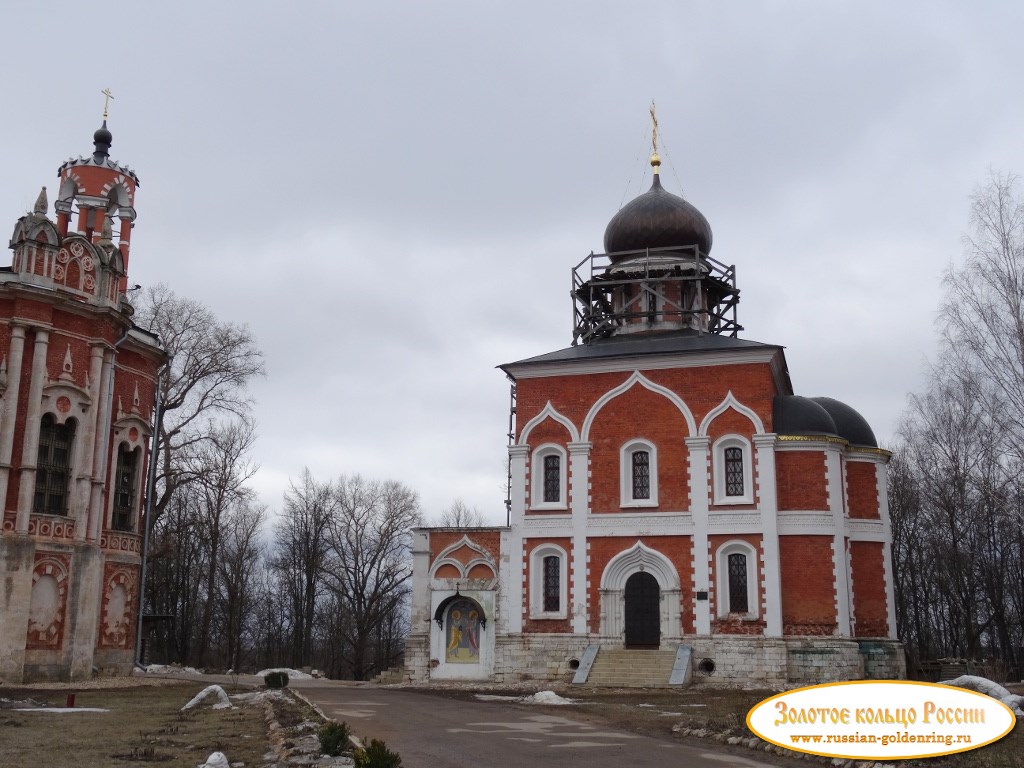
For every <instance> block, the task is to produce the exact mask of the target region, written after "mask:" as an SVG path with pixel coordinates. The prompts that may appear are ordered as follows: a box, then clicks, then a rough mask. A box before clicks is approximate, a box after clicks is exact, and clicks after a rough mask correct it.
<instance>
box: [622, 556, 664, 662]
mask: <svg viewBox="0 0 1024 768" xmlns="http://www.w3.org/2000/svg"><path fill="white" fill-rule="evenodd" d="M625 601H626V647H627V648H657V647H658V646H659V645H660V644H661V588H660V587H659V586H658V580H657V579H656V578H654V576H652V575H651V574H649V573H647V572H645V571H637V572H636V573H634V574H633V575H632V576H630V577H629V578H628V579H626V590H625Z"/></svg>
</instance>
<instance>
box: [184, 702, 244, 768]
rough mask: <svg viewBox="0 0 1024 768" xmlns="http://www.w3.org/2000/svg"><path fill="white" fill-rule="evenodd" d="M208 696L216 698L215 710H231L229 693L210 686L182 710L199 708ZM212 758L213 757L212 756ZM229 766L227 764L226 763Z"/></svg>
mask: <svg viewBox="0 0 1024 768" xmlns="http://www.w3.org/2000/svg"><path fill="white" fill-rule="evenodd" d="M207 696H216V697H217V703H216V704H214V705H213V708H214V709H231V708H232V707H231V699H229V698H228V695H227V693H225V692H224V689H223V688H221V687H220V686H219V685H208V686H206V687H205V688H203V690H201V691H200V692H199V693H197V694H196V695H195V696H193V697H192V701H190V702H189V703H188V704H186V705H185V706H184V707H182V710H186V709H192V707H195V706H197V705H198V704H199V703H200V702H201V701H203V699H205V698H206V697H207ZM211 757H212V755H211ZM225 765H227V763H225Z"/></svg>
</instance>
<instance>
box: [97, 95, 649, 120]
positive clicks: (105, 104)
mask: <svg viewBox="0 0 1024 768" xmlns="http://www.w3.org/2000/svg"><path fill="white" fill-rule="evenodd" d="M100 93H102V94H103V119H104V120H106V119H107V111H108V110H107V108H108V107H109V106H110V100H111V99H112V98H114V94H112V93H111V92H110V89H109V88H104V89H103V90H102V91H100ZM652 103H653V102H652ZM651 109H652V110H653V109H654V107H653V106H652V107H651ZM651 114H653V112H652V113H651Z"/></svg>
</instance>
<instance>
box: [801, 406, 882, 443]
mask: <svg viewBox="0 0 1024 768" xmlns="http://www.w3.org/2000/svg"><path fill="white" fill-rule="evenodd" d="M811 399H812V400H814V402H816V403H817V404H818V405H820V406H821V407H822V408H824V409H825V410H826V411H828V414H829V416H831V417H832V421H834V422H835V424H836V434H837V435H839V436H840V437H841V438H843V439H845V440H848V441H849V442H850V443H851V444H852V445H867V446H870V447H872V448H877V447H878V440H876V439H875V433H874V432H873V431H872V430H871V425H870V424H868V422H867V419H865V418H864V417H863V416H861V415H860V414H859V413H857V411H855V410H854V409H853V408H851V407H850V406H848V405H847V404H846V403H842V402H840V401H838V400H834V399H832V398H831V397H812V398H811Z"/></svg>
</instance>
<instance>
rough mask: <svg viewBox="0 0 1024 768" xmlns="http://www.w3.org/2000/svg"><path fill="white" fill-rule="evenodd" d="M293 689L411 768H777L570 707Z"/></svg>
mask: <svg viewBox="0 0 1024 768" xmlns="http://www.w3.org/2000/svg"><path fill="white" fill-rule="evenodd" d="M290 687H291V688H293V689H294V690H297V691H299V692H301V693H302V694H303V695H304V696H305V697H306V698H307V699H309V700H310V701H311V702H313V703H314V704H316V705H317V706H318V707H320V709H321V710H323V712H324V714H326V715H327V716H328V717H331V718H334V719H336V720H343V721H346V722H347V723H348V724H349V725H350V726H351V727H352V729H353V730H354V731H355V732H356V733H357V734H358V735H360V736H362V737H365V738H378V739H383V740H384V741H385V742H387V744H388V746H389V747H391V748H392V749H394V750H396V751H397V752H399V754H401V756H402V765H403V766H404V768H491V767H492V766H493V767H495V768H497V767H499V766H500V767H501V768H506V767H507V768H518V767H519V766H524V767H525V766H529V767H530V768H537V767H538V766H548V765H551V766H558V768H577V766H579V767H580V768H584V767H585V768H623V767H624V766H630V768H632V767H634V766H635V767H636V768H674V767H675V766H685V768H776V767H775V766H769V764H767V763H764V762H760V761H758V760H757V759H756V757H755V756H753V753H751V757H745V756H741V755H735V754H731V753H728V752H725V751H713V750H711V749H701V748H694V747H689V746H686V745H683V744H680V743H678V742H675V741H673V740H670V739H656V738H650V737H646V736H638V735H636V734H632V733H626V732H624V731H618V730H610V729H607V728H604V727H601V726H597V725H593V724H590V723H584V722H581V721H577V720H573V719H572V718H571V713H569V712H567V711H566V710H568V709H569V708H568V707H565V708H559V707H538V706H536V705H523V704H515V703H512V702H508V701H461V700H456V699H448V698H442V697H439V696H434V695H431V694H427V693H422V692H418V691H414V690H409V689H396V688H379V687H374V686H365V685H363V686H358V685H354V684H352V683H340V682H335V681H327V680H292V681H291V683H290Z"/></svg>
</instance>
